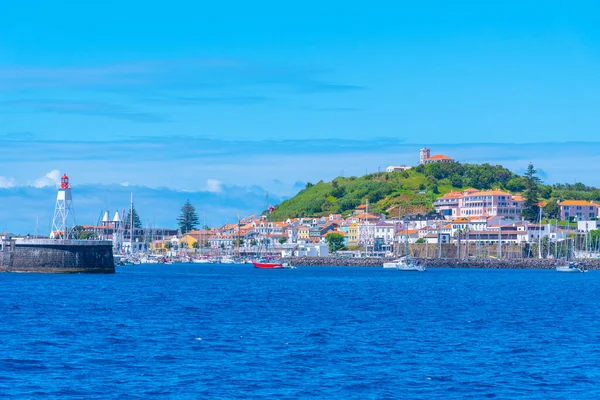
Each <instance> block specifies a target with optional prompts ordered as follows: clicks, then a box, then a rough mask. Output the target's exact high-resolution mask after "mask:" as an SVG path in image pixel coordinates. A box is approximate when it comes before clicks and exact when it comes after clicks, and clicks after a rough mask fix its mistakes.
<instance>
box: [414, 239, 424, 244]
mask: <svg viewBox="0 0 600 400" xmlns="http://www.w3.org/2000/svg"><path fill="white" fill-rule="evenodd" d="M415 243H419V244H421V243H425V239H423V238H418V239H417V241H416V242H415Z"/></svg>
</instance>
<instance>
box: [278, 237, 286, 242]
mask: <svg viewBox="0 0 600 400" xmlns="http://www.w3.org/2000/svg"><path fill="white" fill-rule="evenodd" d="M286 242H287V238H286V237H285V236H284V237H282V238H280V239H279V244H285V243H286Z"/></svg>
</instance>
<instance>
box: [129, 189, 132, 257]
mask: <svg viewBox="0 0 600 400" xmlns="http://www.w3.org/2000/svg"><path fill="white" fill-rule="evenodd" d="M129 220H130V221H131V223H130V225H129V227H130V229H131V230H130V231H129V243H130V246H129V252H130V253H131V254H133V192H131V200H130V201H129Z"/></svg>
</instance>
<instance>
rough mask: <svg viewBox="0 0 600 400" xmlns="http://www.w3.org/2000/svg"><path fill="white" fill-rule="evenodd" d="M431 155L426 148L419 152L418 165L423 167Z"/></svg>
mask: <svg viewBox="0 0 600 400" xmlns="http://www.w3.org/2000/svg"><path fill="white" fill-rule="evenodd" d="M430 155H431V153H430V151H429V149H428V148H427V147H423V148H422V149H421V151H419V164H421V165H425V163H426V161H427V159H428V158H429V157H430Z"/></svg>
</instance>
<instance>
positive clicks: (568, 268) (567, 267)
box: [556, 262, 588, 272]
mask: <svg viewBox="0 0 600 400" xmlns="http://www.w3.org/2000/svg"><path fill="white" fill-rule="evenodd" d="M556 271H558V272H587V271H588V270H587V268H586V267H585V265H584V264H582V263H577V262H570V263H568V264H562V265H557V266H556Z"/></svg>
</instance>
